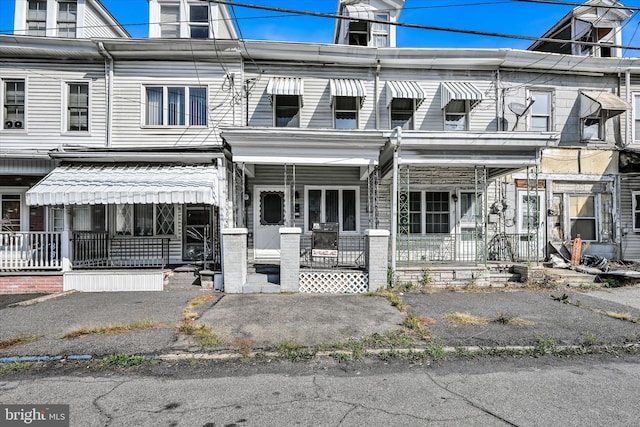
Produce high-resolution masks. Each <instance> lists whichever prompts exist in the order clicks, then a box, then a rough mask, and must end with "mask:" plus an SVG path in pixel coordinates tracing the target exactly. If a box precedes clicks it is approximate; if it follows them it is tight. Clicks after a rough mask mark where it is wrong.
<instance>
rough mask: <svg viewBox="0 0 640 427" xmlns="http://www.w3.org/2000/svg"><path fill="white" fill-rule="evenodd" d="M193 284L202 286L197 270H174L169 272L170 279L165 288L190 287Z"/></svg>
mask: <svg viewBox="0 0 640 427" xmlns="http://www.w3.org/2000/svg"><path fill="white" fill-rule="evenodd" d="M193 286H200V279H199V277H198V276H197V274H196V271H184V270H178V269H176V270H174V271H173V272H171V273H170V274H169V280H168V281H167V283H166V285H165V289H167V290H174V289H189V288H192V287H193Z"/></svg>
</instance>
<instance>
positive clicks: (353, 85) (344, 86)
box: [329, 79, 367, 107]
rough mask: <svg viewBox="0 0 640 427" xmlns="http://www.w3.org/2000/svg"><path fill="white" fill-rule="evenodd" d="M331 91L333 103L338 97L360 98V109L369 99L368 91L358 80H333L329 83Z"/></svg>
mask: <svg viewBox="0 0 640 427" xmlns="http://www.w3.org/2000/svg"><path fill="white" fill-rule="evenodd" d="M329 87H330V89H331V103H333V98H335V97H336V96H351V97H358V98H360V107H362V104H363V103H364V100H365V98H366V97H367V90H366V89H365V87H364V84H363V83H362V80H356V79H331V80H330V81H329Z"/></svg>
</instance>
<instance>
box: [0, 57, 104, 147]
mask: <svg viewBox="0 0 640 427" xmlns="http://www.w3.org/2000/svg"><path fill="white" fill-rule="evenodd" d="M0 78H2V79H3V78H18V79H25V83H26V84H25V87H26V120H25V129H24V130H6V129H0V141H1V148H2V149H4V150H23V149H37V150H43V151H46V150H51V149H53V148H56V147H58V146H59V145H61V144H81V145H86V146H93V147H98V146H104V144H105V120H106V113H105V111H106V104H105V102H106V95H105V94H106V92H105V79H104V64H103V63H93V64H87V63H85V64H78V63H65V64H62V63H60V64H56V63H48V64H45V63H13V64H12V65H11V66H10V67H9V66H6V65H4V64H2V63H0ZM67 82H89V87H90V91H91V92H90V101H89V102H90V113H89V116H90V124H89V126H90V132H88V133H87V132H66V131H64V129H63V126H64V123H65V115H66V108H65V105H64V102H63V100H64V99H65V98H66V95H65V92H66V83H67ZM3 89H4V88H2V89H0V90H3ZM0 114H1V113H0Z"/></svg>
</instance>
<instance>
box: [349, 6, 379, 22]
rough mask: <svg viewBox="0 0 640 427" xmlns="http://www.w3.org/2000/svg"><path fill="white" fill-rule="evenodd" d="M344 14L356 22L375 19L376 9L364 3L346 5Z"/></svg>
mask: <svg viewBox="0 0 640 427" xmlns="http://www.w3.org/2000/svg"><path fill="white" fill-rule="evenodd" d="M343 14H344V15H346V16H348V17H349V18H351V19H353V20H356V21H359V20H367V19H369V20H373V19H375V9H374V8H373V7H372V6H371V5H368V4H363V3H358V4H348V5H346V6H345V7H344V12H343Z"/></svg>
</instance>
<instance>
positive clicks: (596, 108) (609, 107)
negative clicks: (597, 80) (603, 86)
mask: <svg viewBox="0 0 640 427" xmlns="http://www.w3.org/2000/svg"><path fill="white" fill-rule="evenodd" d="M629 110H631V104H629V103H628V102H627V101H625V100H623V99H622V98H620V97H619V96H616V95H614V94H612V93H611V92H600V91H595V90H583V91H580V117H581V118H585V117H592V116H597V115H600V114H603V115H604V116H605V117H606V118H610V117H614V116H617V115H618V114H622V113H624V112H625V111H629Z"/></svg>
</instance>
